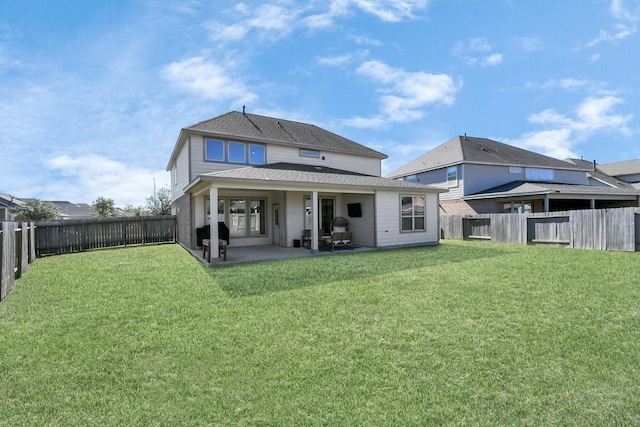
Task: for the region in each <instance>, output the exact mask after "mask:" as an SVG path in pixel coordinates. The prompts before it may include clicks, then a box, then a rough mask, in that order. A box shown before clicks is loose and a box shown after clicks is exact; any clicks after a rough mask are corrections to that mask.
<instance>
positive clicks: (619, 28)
mask: <svg viewBox="0 0 640 427" xmlns="http://www.w3.org/2000/svg"><path fill="white" fill-rule="evenodd" d="M635 33H636V28H633V27H629V26H627V25H624V24H618V25H616V26H615V28H614V31H613V32H611V31H606V30H600V35H598V37H596V38H595V39H594V40H592V41H590V42H588V43H586V44H585V45H584V47H595V46H597V45H599V44H601V43H613V42H616V41H620V40H624V39H626V38H627V37H630V36H632V35H633V34H635Z"/></svg>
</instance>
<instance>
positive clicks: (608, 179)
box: [566, 159, 633, 188]
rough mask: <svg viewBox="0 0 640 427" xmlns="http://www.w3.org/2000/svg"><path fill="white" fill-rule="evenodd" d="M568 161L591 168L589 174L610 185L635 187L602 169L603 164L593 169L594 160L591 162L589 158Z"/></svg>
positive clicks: (568, 160)
mask: <svg viewBox="0 0 640 427" xmlns="http://www.w3.org/2000/svg"><path fill="white" fill-rule="evenodd" d="M566 161H567V162H570V163H573V164H575V165H577V166H581V167H583V168H585V169H589V168H590V170H589V172H588V173H589V174H590V175H591V176H592V177H593V178H595V179H597V180H598V181H601V182H604V183H606V184H608V185H611V186H613V187H618V188H633V185H631V184H629V183H628V182H624V181H621V180H619V179H617V178H614V177H613V176H610V175H609V174H607V173H605V172H604V171H603V170H602V169H601V167H600V166H601V165H597V166H596V169H595V170H594V169H593V162H590V161H588V160H583V159H567V160H566Z"/></svg>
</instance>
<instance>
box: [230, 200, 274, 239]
mask: <svg viewBox="0 0 640 427" xmlns="http://www.w3.org/2000/svg"><path fill="white" fill-rule="evenodd" d="M266 205H267V202H266V200H264V199H235V198H232V199H229V204H228V206H229V208H228V212H229V224H227V225H228V227H229V235H230V236H231V237H259V236H265V235H266V234H267V215H266V209H265V206H266Z"/></svg>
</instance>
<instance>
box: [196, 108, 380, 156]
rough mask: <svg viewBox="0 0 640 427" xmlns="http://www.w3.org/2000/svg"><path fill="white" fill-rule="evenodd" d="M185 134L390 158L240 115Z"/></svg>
mask: <svg viewBox="0 0 640 427" xmlns="http://www.w3.org/2000/svg"><path fill="white" fill-rule="evenodd" d="M184 130H186V131H191V132H199V133H204V134H210V135H219V136H221V137H230V138H234V137H235V138H238V139H243V140H252V141H259V142H264V143H275V144H283V145H293V146H296V147H306V148H309V149H318V150H329V151H338V152H345V153H350V154H358V155H362V156H368V157H376V158H381V159H385V158H387V155H386V154H383V153H380V152H378V151H375V150H372V149H371V148H368V147H365V146H364V145H361V144H358V143H357V142H354V141H351V140H349V139H347V138H344V137H342V136H340V135H336V134H335V133H333V132H329V131H328V130H325V129H322V128H319V127H318V126H315V125H311V124H307V123H301V122H294V121H290V120H283V119H277V118H273V117H266V116H260V115H257V114H248V113H240V112H238V111H231V112H228V113H226V114H222V115H220V116H217V117H214V118H212V119H208V120H205V121H202V122H199V123H196V124H194V125H192V126H188V127H186V128H184Z"/></svg>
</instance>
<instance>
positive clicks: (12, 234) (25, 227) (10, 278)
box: [0, 222, 36, 301]
mask: <svg viewBox="0 0 640 427" xmlns="http://www.w3.org/2000/svg"><path fill="white" fill-rule="evenodd" d="M35 230H36V227H35V224H34V223H33V222H31V223H29V222H0V301H2V300H4V299H5V298H6V296H7V294H8V293H9V292H10V291H11V290H12V289H13V285H14V283H15V281H16V279H19V278H20V277H21V276H22V274H24V273H25V272H26V271H27V265H28V264H30V263H32V262H34V261H35V260H36V251H35V247H36V245H35V242H36V240H35Z"/></svg>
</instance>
